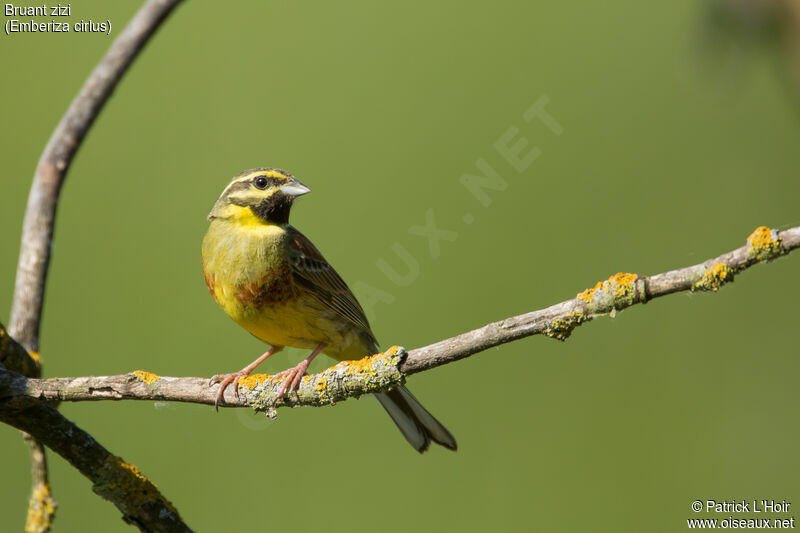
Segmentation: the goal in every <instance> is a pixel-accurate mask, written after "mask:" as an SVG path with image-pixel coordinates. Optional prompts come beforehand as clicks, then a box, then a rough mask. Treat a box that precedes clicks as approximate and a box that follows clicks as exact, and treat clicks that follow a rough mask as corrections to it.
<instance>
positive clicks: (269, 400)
mask: <svg viewBox="0 0 800 533" xmlns="http://www.w3.org/2000/svg"><path fill="white" fill-rule="evenodd" d="M799 247H800V227H795V228H791V229H788V230H785V231H781V232H778V231H775V230H770V229H768V228H766V227H761V228H758V229H756V231H754V232H753V233H752V234H751V235H750V237H748V239H747V244H746V245H745V246H742V247H741V248H737V249H736V250H733V251H731V252H728V253H726V254H723V255H721V256H719V257H716V258H714V259H709V260H708V261H705V262H703V263H700V264H697V265H693V266H689V267H685V268H680V269H677V270H672V271H669V272H664V273H662V274H656V275H654V276H647V277H640V276H637V275H636V274H624V273H619V274H615V275H614V276H612V277H611V278H609V279H607V280H605V281H602V282H600V283H598V284H597V285H596V286H595V287H593V288H591V289H587V290H585V291H583V292H581V293H580V294H578V295H577V296H576V297H575V298H573V299H571V300H567V301H564V302H561V303H558V304H556V305H553V306H551V307H548V308H546V309H542V310H539V311H533V312H530V313H526V314H524V315H519V316H515V317H511V318H507V319H505V320H502V321H500V322H495V323H492V324H488V325H486V326H484V327H482V328H479V329H476V330H473V331H470V332H467V333H464V334H461V335H458V336H456V337H452V338H450V339H445V340H443V341H440V342H437V343H435V344H431V345H429V346H425V347H422V348H417V349H416V350H411V351H410V352H408V353H406V352H405V350H403V349H402V348H397V347H394V348H391V349H389V350H387V351H386V352H384V353H383V354H376V355H374V356H371V357H367V358H365V359H362V360H360V361H345V362H343V363H339V364H338V365H336V366H334V367H331V368H329V369H327V370H325V371H324V372H322V373H319V374H315V375H313V376H307V377H305V378H303V380H302V382H301V385H300V388H299V390H298V391H297V394H290V395H287V396H286V397H285V398H283V399H281V400H276V398H277V392H278V391H279V390H280V388H281V387H280V384H281V382H280V381H275V380H272V379H270V377H271V376H267V375H263V374H257V375H253V376H249V377H247V378H242V379H241V380H240V381H239V391H240V394H239V396H238V397H237V396H235V394H234V392H233V387H230V388H229V390H227V391H226V395H225V403H224V405H225V406H228V407H254V408H256V409H258V410H263V411H266V412H267V413H268V414H272V413H274V409H275V408H277V407H284V406H289V407H294V406H299V405H314V406H318V405H326V404H333V403H335V402H337V401H342V400H344V399H346V398H349V397H354V396H360V395H362V394H367V393H371V392H377V391H379V390H385V389H388V388H391V387H393V386H395V385H397V384H399V383H402V382H403V380H404V379H405V377H406V376H408V375H411V374H415V373H417V372H422V371H425V370H429V369H431V368H434V367H437V366H441V365H444V364H447V363H450V362H453V361H457V360H459V359H463V358H464V357H467V356H469V355H472V354H475V353H478V352H481V351H483V350H486V349H488V348H491V347H494V346H498V345H500V344H504V343H507V342H511V341H513V340H516V339H521V338H523V337H528V336H531V335H537V334H544V335H547V336H550V337H553V338H555V339H559V340H564V339H566V338H567V337H568V336H569V335H570V333H571V332H572V331H573V330H574V329H575V328H576V327H578V326H579V325H581V324H583V323H585V322H587V321H589V320H591V319H593V318H595V317H597V316H601V315H614V314H615V313H616V312H618V311H621V310H623V309H625V308H627V307H630V306H631V305H634V304H637V303H645V302H647V301H649V300H652V299H653V298H658V297H660V296H666V295H668V294H672V293H675V292H680V291H687V290H692V291H717V290H718V289H719V288H720V287H721V286H722V285H723V284H725V283H727V282H730V281H733V278H734V276H735V275H736V274H737V273H739V272H742V271H743V270H745V269H747V268H749V267H751V266H752V265H754V264H756V263H759V262H763V261H769V260H772V259H776V258H778V257H781V256H783V255H786V254H788V253H789V252H790V251H792V250H795V249H797V248H799ZM216 392H217V386H209V385H208V380H207V379H205V378H195V377H184V378H178V377H161V376H157V375H155V374H152V373H150V372H144V371H140V370H137V371H135V372H133V373H130V374H121V375H116V376H104V377H80V378H51V379H25V378H23V377H22V376H18V375H14V374H13V373H11V372H2V371H0V402H2V401H6V402H8V403H9V405H16V406H17V407H23V406H25V405H27V404H29V403H30V402H34V401H39V400H40V399H46V400H51V401H52V400H63V401H97V400H148V401H177V402H191V403H200V404H207V405H213V404H214V399H215V397H216Z"/></svg>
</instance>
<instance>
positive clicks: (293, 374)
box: [272, 358, 311, 400]
mask: <svg viewBox="0 0 800 533" xmlns="http://www.w3.org/2000/svg"><path fill="white" fill-rule="evenodd" d="M310 364H311V361H310V358H309V359H303V360H302V361H300V363H299V364H298V365H297V366H293V367H292V368H287V369H286V370H283V371H282V372H278V373H277V374H275V375H274V376H272V379H274V380H277V379H279V378H284V379H283V387H281V390H280V392H279V393H278V397H277V398H276V400H280V399H281V398H283V397H284V395H285V394H286V392H287V391H288V392H291V391H296V390H297V389H298V388H299V387H300V380H301V379H303V376H305V375H306V370H308V365H310Z"/></svg>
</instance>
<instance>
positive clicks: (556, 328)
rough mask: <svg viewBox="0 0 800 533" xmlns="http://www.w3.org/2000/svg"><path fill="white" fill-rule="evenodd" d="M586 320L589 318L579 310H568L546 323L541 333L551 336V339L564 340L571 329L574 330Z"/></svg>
mask: <svg viewBox="0 0 800 533" xmlns="http://www.w3.org/2000/svg"><path fill="white" fill-rule="evenodd" d="M587 320H589V319H588V318H587V317H586V314H585V313H583V312H581V311H577V312H573V311H570V312H569V313H567V314H566V315H564V316H560V317H558V318H556V319H554V320H553V321H551V322H550V324H548V325H547V327H546V328H545V330H544V332H543V333H544V334H545V335H547V336H548V337H552V338H553V339H556V340H559V341H565V340H567V339H568V338H569V336H570V335H571V334H572V330H574V329H575V328H577V327H578V326H580V325H581V324H583V323H584V322H586V321H587Z"/></svg>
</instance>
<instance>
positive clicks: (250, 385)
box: [239, 374, 272, 389]
mask: <svg viewBox="0 0 800 533" xmlns="http://www.w3.org/2000/svg"><path fill="white" fill-rule="evenodd" d="M271 377H272V376H271V375H269V374H251V375H249V376H245V377H243V378H239V386H240V387H244V388H246V389H255V388H256V387H258V386H259V385H262V384H264V383H265V382H267V381H269V379H270V378H271Z"/></svg>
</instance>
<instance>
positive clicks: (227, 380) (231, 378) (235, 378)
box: [208, 372, 247, 411]
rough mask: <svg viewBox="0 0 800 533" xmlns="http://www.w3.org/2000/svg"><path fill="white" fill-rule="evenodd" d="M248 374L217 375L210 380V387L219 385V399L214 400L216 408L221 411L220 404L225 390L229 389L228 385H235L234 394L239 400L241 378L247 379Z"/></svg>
mask: <svg viewBox="0 0 800 533" xmlns="http://www.w3.org/2000/svg"><path fill="white" fill-rule="evenodd" d="M246 375H247V374H246V373H245V372H233V373H231V374H217V375H214V376H211V378H210V379H209V380H208V384H209V386H211V385H213V384H215V383H219V390H218V391H217V398H216V399H215V400H214V408H215V409H216V410H217V411H219V404H220V401H224V400H223V396H224V394H225V389H227V388H228V385H230V384H231V383H233V394H234V396H236V399H237V400H238V399H239V378H243V377H245V376H246Z"/></svg>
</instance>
